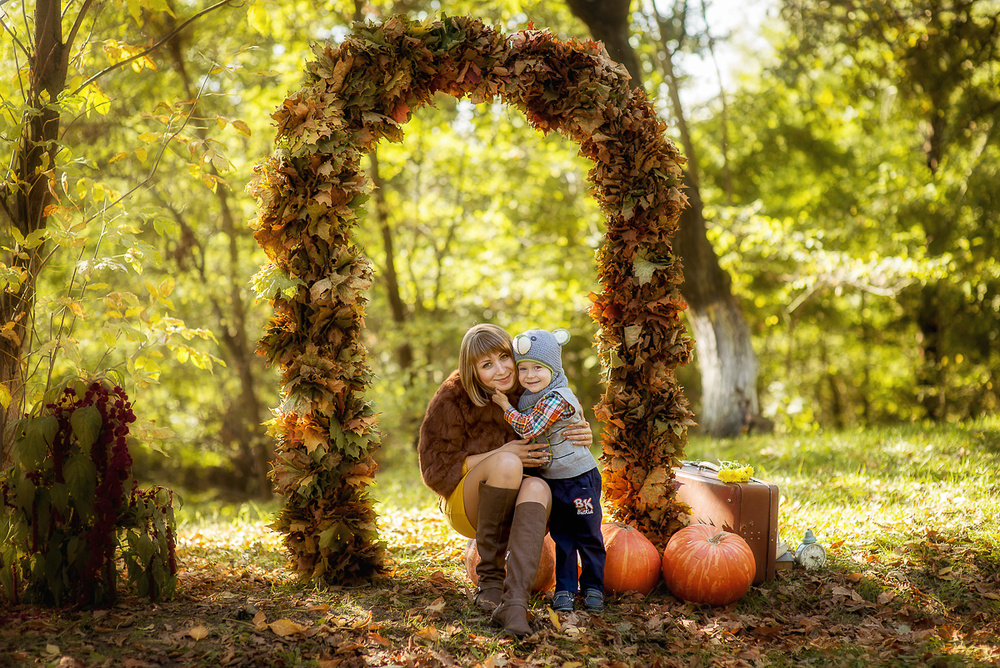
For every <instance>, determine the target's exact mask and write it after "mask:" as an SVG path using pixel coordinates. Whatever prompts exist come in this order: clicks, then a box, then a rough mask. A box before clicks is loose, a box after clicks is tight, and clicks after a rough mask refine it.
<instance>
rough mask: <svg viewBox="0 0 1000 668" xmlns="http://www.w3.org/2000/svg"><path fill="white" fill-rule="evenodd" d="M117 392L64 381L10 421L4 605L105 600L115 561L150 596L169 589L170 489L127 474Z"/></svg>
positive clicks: (122, 398) (0, 525)
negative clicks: (141, 484) (147, 485)
mask: <svg viewBox="0 0 1000 668" xmlns="http://www.w3.org/2000/svg"><path fill="white" fill-rule="evenodd" d="M134 421H135V414H134V413H133V411H132V404H131V403H130V402H129V401H128V397H127V396H126V395H125V392H124V390H122V388H121V387H118V386H117V385H115V384H113V383H112V382H110V381H108V380H94V381H91V382H87V381H84V380H79V379H77V380H73V381H71V382H68V383H66V384H64V385H63V386H62V387H59V388H57V389H56V390H55V396H54V397H53V399H52V400H51V401H50V402H48V403H45V404H44V405H43V407H42V408H41V409H40V410H39V411H38V412H37V414H36V415H31V416H27V417H25V418H23V419H22V420H20V421H18V422H17V423H15V424H14V425H13V443H14V445H13V455H14V456H13V460H14V463H13V466H11V467H10V468H8V469H7V470H6V471H4V472H3V475H2V476H0V498H2V502H3V504H2V509H3V513H2V515H0V539H2V545H0V595H2V596H3V597H4V598H6V599H7V600H8V601H12V602H20V601H22V600H23V601H25V602H32V603H47V604H61V603H67V602H69V603H76V604H80V605H99V604H104V603H114V602H115V600H116V596H117V584H118V577H119V574H118V570H117V564H118V559H119V558H121V560H122V561H123V562H124V565H125V568H126V570H127V577H128V580H129V582H131V583H133V584H134V585H135V586H136V588H137V590H138V593H139V594H140V595H141V596H145V597H148V598H150V599H153V600H158V599H162V598H165V597H169V596H170V595H172V593H173V591H174V588H175V586H176V572H177V565H176V562H175V557H174V516H173V506H172V502H173V494H172V493H171V492H170V491H169V490H165V489H163V488H151V489H148V490H140V489H139V488H138V486H137V483H136V482H135V480H134V478H133V477H132V473H131V468H132V457H131V455H130V454H129V449H128V434H129V424H131V423H132V422H134Z"/></svg>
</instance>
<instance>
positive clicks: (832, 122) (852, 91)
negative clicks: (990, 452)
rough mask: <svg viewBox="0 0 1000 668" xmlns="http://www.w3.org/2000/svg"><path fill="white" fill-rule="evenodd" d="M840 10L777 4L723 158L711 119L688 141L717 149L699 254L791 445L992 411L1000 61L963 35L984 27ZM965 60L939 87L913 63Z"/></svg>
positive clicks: (999, 318)
mask: <svg viewBox="0 0 1000 668" xmlns="http://www.w3.org/2000/svg"><path fill="white" fill-rule="evenodd" d="M847 4H848V3H840V2H832V3H805V4H801V3H795V4H794V8H793V7H792V5H791V4H789V5H787V7H786V11H785V12H784V17H785V18H786V19H787V20H788V21H789V23H790V24H791V27H792V28H793V29H792V30H790V31H788V32H785V31H784V30H783V26H782V25H781V24H779V23H773V24H772V28H775V31H774V32H773V37H772V39H773V41H774V45H775V48H776V49H777V50H778V52H779V54H780V57H779V58H778V59H776V60H775V61H774V62H765V63H761V67H762V71H761V72H760V74H759V75H757V76H749V77H746V78H745V79H744V80H743V81H742V82H741V84H742V85H741V88H740V89H739V90H738V91H736V92H735V93H734V94H732V95H731V96H730V97H729V99H728V113H729V118H730V119H736V118H738V119H739V131H738V132H734V129H735V128H734V126H733V125H732V120H730V121H729V122H730V127H729V134H728V137H729V139H730V142H729V144H728V145H727V146H726V151H727V152H726V154H725V155H723V153H722V152H721V151H720V150H719V149H720V147H719V145H718V137H720V136H722V132H723V130H724V129H725V128H724V126H723V125H722V124H723V123H724V122H725V120H726V119H725V118H724V117H722V116H721V115H720V114H719V113H718V111H719V110H718V107H717V106H714V107H713V108H712V112H713V115H712V116H711V118H709V119H707V120H705V121H703V122H701V123H700V124H698V126H697V128H696V132H697V139H698V140H699V142H700V143H701V144H702V145H706V146H710V147H712V150H709V151H706V153H705V156H707V157H706V159H703V160H702V171H703V173H704V174H705V179H704V183H703V186H704V187H705V191H706V193H708V194H707V196H706V200H707V201H709V202H710V204H709V206H707V207H706V210H705V211H706V216H707V218H708V220H709V223H710V225H711V229H710V238H711V239H712V241H713V244H714V245H715V247H716V249H717V251H718V253H719V255H720V260H721V262H722V264H723V266H724V267H725V268H726V269H727V270H729V272H730V274H731V275H732V276H733V277H734V289H735V290H736V291H737V292H738V293H739V294H740V295H741V296H742V297H743V301H744V304H746V305H747V307H748V313H749V316H750V320H751V321H752V322H755V323H756V324H755V332H754V335H755V347H756V349H757V351H758V354H759V357H760V362H761V380H762V382H763V387H762V390H761V397H762V408H763V409H764V412H765V414H766V415H768V416H769V417H772V418H773V419H775V421H776V422H777V424H778V425H779V426H780V427H781V428H783V429H785V430H789V431H795V430H802V429H804V430H810V429H819V428H822V427H824V426H834V427H839V426H848V425H853V424H874V423H891V422H898V421H915V420H920V419H923V418H924V417H927V416H929V415H936V416H937V417H939V418H940V417H944V418H947V419H961V418H964V417H975V416H977V415H983V414H987V413H989V412H991V411H995V410H996V409H997V407H998V406H1000V375H998V374H1000V353H998V350H1000V349H998V347H997V345H996V343H997V337H998V336H1000V335H998V332H1000V282H998V273H997V265H996V261H995V257H996V256H997V255H998V253H1000V244H998V241H1000V238H998V237H997V235H996V233H995V231H996V230H997V229H998V224H997V223H998V221H997V218H998V212H1000V208H998V207H997V203H996V196H995V192H994V191H995V188H993V187H991V186H990V185H988V184H990V183H992V182H995V181H996V180H997V178H998V176H1000V174H998V172H997V169H996V165H997V157H998V155H1000V153H998V151H1000V140H998V137H1000V135H997V133H996V132H995V130H994V126H995V123H994V121H993V120H992V116H991V115H990V114H986V115H985V116H984V114H983V111H984V110H985V109H987V108H992V109H995V104H996V90H997V86H996V76H997V63H998V62H1000V61H998V60H997V57H996V56H997V54H996V53H995V44H994V43H993V42H992V41H991V42H989V44H987V45H985V46H984V47H983V48H982V49H979V48H977V47H973V46H972V45H973V44H977V43H978V42H977V41H976V40H966V41H963V40H962V39H961V38H959V34H965V31H970V33H975V32H976V31H979V30H981V29H983V26H987V25H994V24H995V20H996V19H995V16H994V15H995V11H993V12H988V11H984V10H985V8H986V7H988V6H990V5H989V3H978V2H977V3H964V4H961V5H960V6H959V5H955V7H954V9H955V13H950V10H947V11H946V10H945V7H944V6H940V7H939V8H940V9H942V12H941V14H940V15H939V16H932V10H933V9H934V7H938V6H937V5H934V3H920V2H913V3H909V2H908V3H902V5H901V6H903V7H907V8H908V9H905V10H901V11H888V10H886V11H883V8H881V6H880V5H881V3H874V4H873V5H872V6H870V7H866V8H865V9H863V10H859V11H853V9H854V8H853V6H852V9H851V10H845V6H846V5H847ZM967 11H968V12H970V13H968V14H966V12H967ZM951 20H954V21H956V24H955V25H954V26H952V25H950V24H949V25H948V26H946V27H941V26H938V25H937V22H939V21H945V22H948V21H951ZM889 24H894V25H893V26H892V27H891V29H890V26H889ZM994 41H995V40H994ZM966 49H968V51H967V52H966ZM960 52H966V53H967V56H968V58H967V60H966V62H965V64H964V65H963V66H962V67H961V68H953V71H952V73H950V74H948V75H945V76H939V75H940V72H937V68H938V67H939V65H940V63H938V62H937V61H935V62H934V63H931V64H929V65H928V66H927V67H921V66H920V65H919V63H921V62H925V60H926V59H927V58H928V57H929V55H930V54H931V53H934V54H937V55H939V56H940V57H941V59H942V60H941V62H950V61H951V59H953V58H955V57H956V54H957V53H960ZM958 82H961V83H960V84H959V83H958ZM946 89H948V90H950V92H949V93H947V95H945V97H946V98H947V99H948V100H949V102H948V103H947V104H940V103H937V102H934V101H932V100H933V99H934V97H935V96H936V95H938V94H942V93H944V91H945V90H946ZM990 100H993V102H992V103H991V102H989V101H990ZM990 105H992V106H990ZM938 122H940V123H941V125H939V126H937V127H936V128H935V127H934V124H935V123H938ZM938 142H940V144H938ZM934 145H937V146H938V148H939V150H940V151H941V154H940V155H941V158H940V159H939V160H937V162H936V163H935V166H934V167H933V168H931V162H930V158H932V157H933V154H934V151H931V150H930V148H931V147H932V146H934ZM726 174H729V175H731V177H732V178H731V179H730V180H729V183H730V184H731V189H730V190H729V191H728V194H730V195H731V198H732V199H731V202H730V203H726V204H723V202H724V201H725V200H726V194H727V192H726V189H725V185H724V184H725V183H726ZM934 323H936V324H934ZM932 339H933V340H932ZM928 367H930V368H928ZM932 407H934V408H932ZM939 409H940V411H941V412H938V411H939Z"/></svg>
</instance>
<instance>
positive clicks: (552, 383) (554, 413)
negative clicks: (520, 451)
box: [493, 329, 606, 613]
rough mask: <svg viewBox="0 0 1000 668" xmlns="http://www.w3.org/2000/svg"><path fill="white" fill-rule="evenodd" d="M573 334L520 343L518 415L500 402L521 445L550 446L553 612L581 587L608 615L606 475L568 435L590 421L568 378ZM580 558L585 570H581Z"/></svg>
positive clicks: (536, 332) (590, 605)
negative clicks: (565, 351)
mask: <svg viewBox="0 0 1000 668" xmlns="http://www.w3.org/2000/svg"><path fill="white" fill-rule="evenodd" d="M567 341H569V332H568V331H567V330H565V329H556V330H553V331H552V332H549V331H546V330H544V329H530V330H528V331H527V332H525V333H524V334H518V335H517V336H515V337H514V361H515V362H516V363H517V378H518V380H519V381H520V383H521V386H522V387H524V390H525V391H524V394H523V395H521V399H520V401H519V402H518V407H517V410H515V409H514V407H513V406H511V404H510V401H508V399H507V397H506V396H505V395H504V394H503V393H502V392H497V393H495V394H494V395H493V401H494V403H496V404H497V405H498V406H500V407H501V408H503V409H504V418H505V419H506V420H507V422H508V423H510V425H511V426H512V427H513V428H514V431H516V432H517V433H518V434H520V435H521V437H522V438H526V439H533V438H536V437H539V436H542V437H544V438H545V439H546V440H547V441H548V442H549V447H550V461H549V463H548V464H547V465H546V466H544V467H542V471H541V475H542V477H543V478H545V479H546V480H547V481H548V483H549V488H550V489H551V490H552V514H551V516H550V519H549V533H550V534H551V536H552V540H553V541H554V542H555V544H556V592H555V594H554V595H553V597H552V608H553V609H554V610H559V611H569V610H572V609H573V603H574V601H575V599H576V595H577V590H578V584H579V589H580V590H582V592H583V601H584V606H585V608H586V609H587V610H588V611H590V612H598V613H599V612H603V611H604V562H605V558H606V552H605V549H604V537H603V535H602V534H601V521H602V514H601V474H600V471H599V470H598V468H597V460H596V459H594V456H593V455H592V454H591V453H590V450H589V449H588V448H583V447H580V446H577V445H573V444H572V443H571V442H569V441H567V440H566V439H564V438H563V437H562V430H563V429H565V428H566V427H568V426H569V425H572V424H575V423H578V422H580V421H581V420H583V409H582V408H581V407H580V401H579V399H577V398H576V395H575V394H573V391H572V390H571V389H570V388H569V381H568V380H567V379H566V375H565V374H564V373H563V368H562V352H561V346H563V345H564V344H565V343H566V342H567ZM577 555H579V557H580V563H581V564H582V566H583V570H582V571H579V582H578V568H577Z"/></svg>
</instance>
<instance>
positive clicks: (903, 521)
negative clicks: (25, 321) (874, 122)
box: [0, 418, 1000, 668]
mask: <svg viewBox="0 0 1000 668" xmlns="http://www.w3.org/2000/svg"><path fill="white" fill-rule="evenodd" d="M686 458H687V459H704V460H708V461H712V462H714V461H718V460H738V461H742V462H746V463H749V464H751V465H753V466H754V468H755V471H756V473H755V475H756V477H759V478H763V479H766V480H768V481H771V482H774V483H776V484H777V485H778V486H779V488H780V490H781V507H780V527H781V538H782V539H784V540H785V541H787V542H789V543H790V544H792V546H793V547H794V545H796V544H797V543H798V542H799V540H800V539H801V537H802V535H803V533H804V532H805V531H806V529H810V528H811V529H812V530H813V531H814V532H815V533H816V535H817V536H818V537H819V539H820V542H821V543H823V544H824V545H825V546H826V547H827V551H828V555H829V560H828V562H827V566H826V567H825V568H824V569H822V570H820V571H813V572H806V571H804V570H802V569H799V568H796V569H792V570H786V571H779V574H778V577H777V579H776V580H774V581H772V582H769V583H766V584H764V585H762V586H760V587H754V588H753V589H752V590H751V591H750V593H749V594H747V596H745V597H744V598H743V599H741V600H740V601H738V602H737V603H735V604H733V605H732V606H729V607H728V608H721V609H720V608H709V607H701V606H695V605H691V604H685V603H682V602H681V601H679V600H677V599H676V598H674V597H673V596H672V595H671V594H670V593H669V592H667V591H666V589H665V587H664V586H663V584H662V583H661V584H659V585H658V586H657V588H656V589H655V590H654V591H653V592H652V593H651V594H650V595H648V596H646V597H645V598H642V597H638V596H636V595H629V596H625V597H621V598H618V599H612V600H611V601H609V605H608V609H607V611H606V613H605V614H604V615H603V616H600V617H598V616H590V615H588V614H586V613H584V612H575V613H568V614H567V613H562V614H559V615H556V614H555V613H552V612H551V610H550V609H549V608H548V607H547V599H545V598H544V597H542V596H540V595H539V596H537V597H536V598H535V600H534V605H533V612H534V614H535V619H534V626H535V628H536V629H537V632H536V633H535V634H533V635H532V636H529V637H528V638H527V639H526V640H524V641H522V642H515V641H512V640H509V639H505V638H502V637H500V636H498V635H497V633H496V629H495V628H494V627H492V626H491V625H490V623H489V621H488V620H487V619H485V618H483V617H482V616H481V615H479V614H477V613H475V612H473V611H472V610H471V608H470V605H469V596H470V594H471V591H472V590H471V587H470V585H469V583H468V581H467V579H466V576H465V571H464V566H463V563H462V553H463V551H464V548H465V543H466V541H465V539H464V538H462V537H460V536H458V535H457V534H455V533H454V532H452V531H451V530H450V529H449V528H448V527H447V526H446V525H445V524H444V523H443V522H442V520H441V518H440V515H439V513H438V511H437V508H436V502H435V498H434V496H433V494H431V493H430V492H429V491H428V490H427V489H426V488H424V487H423V485H422V483H421V482H420V480H419V477H418V475H417V472H416V463H415V461H412V462H396V463H394V464H393V465H392V466H387V467H385V468H384V470H383V471H382V472H380V473H379V477H378V482H377V484H376V486H375V488H374V489H373V496H374V497H375V498H376V499H377V500H378V501H377V508H378V512H379V526H380V532H381V535H382V537H383V539H384V541H385V542H386V545H387V547H388V550H389V555H390V558H391V564H390V566H391V569H392V572H391V575H390V576H388V577H386V578H382V579H379V580H378V581H376V582H375V583H373V584H371V585H369V586H362V587H322V586H315V585H311V584H308V583H302V582H299V581H297V580H296V579H295V577H294V576H292V575H291V574H290V572H289V571H287V570H286V569H285V568H284V554H283V551H282V549H281V540H280V536H277V535H275V534H274V533H273V532H271V531H270V530H269V529H268V528H267V526H266V525H267V522H268V518H269V516H270V514H271V513H272V512H273V511H274V509H275V508H276V507H277V506H276V505H263V506H261V505H256V504H252V503H251V504H243V505H238V506H233V505H221V504H211V503H197V504H196V503H190V502H189V503H188V504H187V506H186V507H185V508H183V509H181V511H180V512H179V513H178V516H179V518H180V526H179V531H178V533H179V540H178V554H179V558H180V562H181V568H182V570H181V573H180V587H179V592H178V595H177V597H176V598H175V599H174V600H172V601H166V602H162V603H157V604H152V603H149V602H148V601H144V600H141V599H138V598H135V597H130V596H125V597H124V600H123V601H122V603H121V604H120V605H119V606H117V607H115V608H113V609H110V610H75V609H60V610H50V609H39V608H30V607H27V606H13V607H7V608H0V666H8V665H9V666H20V665H54V666H131V667H133V668H139V667H143V666H213V667H215V666H244V665H246V666H254V665H260V666H298V665H303V666H318V667H322V668H330V667H333V666H339V667H342V668H353V667H361V666H453V665H454V666H477V665H478V666H482V667H484V668H487V667H489V668H500V667H503V666H559V667H561V668H583V667H585V666H606V667H608V668H621V667H624V666H646V667H649V668H655V667H657V666H699V665H719V666H729V665H732V666H772V665H773V666H812V665H815V666H824V668H826V667H828V666H869V665H885V666H905V665H912V666H995V665H1000V535H998V531H1000V484H998V482H997V474H998V471H1000V418H990V419H987V420H981V421H977V422H974V423H967V424H957V425H947V426H932V427H931V426H928V427H919V426H905V427H896V428H873V429H863V430H860V429H859V430H855V431H849V432H830V433H823V434H815V435H808V436H801V435H800V436H784V435H780V436H753V437H749V438H741V439H734V440H730V441H721V442H720V441H715V440H708V439H703V438H693V439H692V440H691V442H690V443H689V445H688V449H687V453H686Z"/></svg>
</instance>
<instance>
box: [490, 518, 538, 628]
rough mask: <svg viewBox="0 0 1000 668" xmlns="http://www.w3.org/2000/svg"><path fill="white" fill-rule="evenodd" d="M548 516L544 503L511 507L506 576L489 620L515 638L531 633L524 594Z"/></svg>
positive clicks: (535, 570) (533, 572)
mask: <svg viewBox="0 0 1000 668" xmlns="http://www.w3.org/2000/svg"><path fill="white" fill-rule="evenodd" d="M548 519H549V513H548V510H546V508H545V504H542V503H535V502H527V503H521V504H518V505H517V507H515V508H514V517H513V518H512V519H511V522H510V540H509V541H508V543H507V546H508V552H507V577H506V579H505V580H504V582H503V596H502V597H501V598H500V605H499V606H497V609H496V610H494V611H493V621H495V622H497V623H499V624H500V625H501V626H503V627H504V629H505V630H506V631H507V632H508V633H510V634H511V635H514V636H517V637H518V638H520V637H521V636H523V635H526V634H528V633H531V626H530V625H529V624H528V594H529V593H530V589H531V586H532V585H533V584H534V582H535V578H536V577H537V576H538V563H539V561H540V560H541V558H542V541H543V540H544V539H545V525H546V524H547V523H548Z"/></svg>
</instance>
